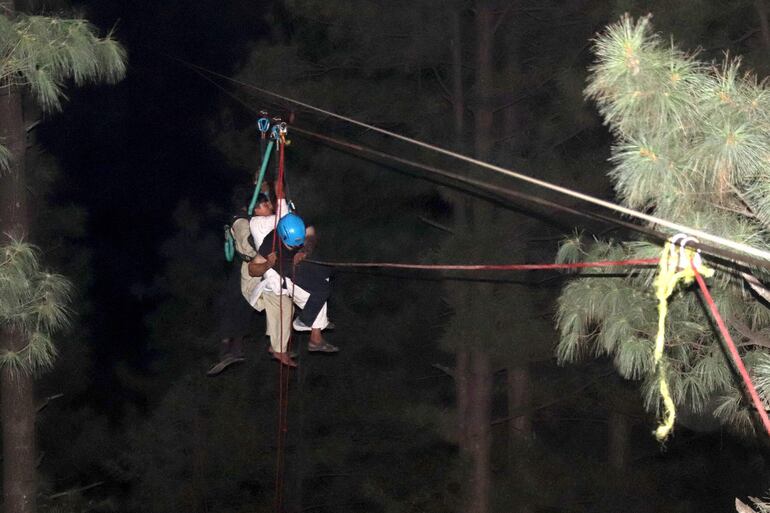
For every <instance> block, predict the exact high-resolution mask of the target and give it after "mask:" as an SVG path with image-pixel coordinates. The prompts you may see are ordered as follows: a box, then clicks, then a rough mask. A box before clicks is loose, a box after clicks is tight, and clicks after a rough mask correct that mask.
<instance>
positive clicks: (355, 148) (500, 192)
mask: <svg viewBox="0 0 770 513" xmlns="http://www.w3.org/2000/svg"><path fill="white" fill-rule="evenodd" d="M217 86H219V84H217ZM219 87H221V86H219ZM225 91H226V92H227V93H228V94H229V95H230V96H232V97H233V98H234V99H236V100H237V101H238V102H240V103H242V104H243V105H245V106H247V107H248V108H249V109H253V107H251V106H250V105H248V104H247V103H245V102H244V101H243V100H241V99H240V98H238V97H237V96H235V95H233V94H232V93H230V92H229V91H227V90H226V89H225ZM292 129H293V131H294V132H295V133H297V134H299V135H300V136H306V137H310V138H311V139H315V140H318V141H321V142H323V143H326V144H328V145H330V146H332V147H337V148H342V149H345V150H349V151H351V152H353V153H357V154H359V155H364V156H367V157H368V158H375V159H383V160H390V161H393V162H397V163H399V164H403V165H406V166H409V167H412V168H415V169H420V170H422V171H426V172H428V173H431V174H435V175H439V176H442V177H444V178H448V179H450V180H453V181H456V182H459V183H463V184H465V185H471V186H473V187H475V188H476V189H478V190H480V191H482V192H484V193H486V195H487V196H486V197H487V198H493V199H498V200H499V199H503V200H512V199H519V200H523V201H527V202H530V203H534V204H537V205H541V206H545V207H548V208H551V209H554V210H561V211H563V212H569V213H571V214H574V215H577V216H580V217H584V218H587V219H592V220H595V221H603V222H606V223H610V224H613V225H616V226H619V227H621V228H626V229H629V230H633V231H636V232H638V233H641V234H643V235H645V236H647V237H649V238H651V239H654V240H657V241H660V242H663V241H666V240H668V239H669V238H670V236H669V234H666V233H663V232H661V231H658V230H655V229H653V228H650V227H648V226H644V225H641V224H636V223H630V222H627V221H623V220H622V219H620V218H617V217H611V216H607V215H604V214H600V213H598V212H589V211H586V210H581V209H579V208H577V207H574V206H567V205H565V204H563V203H559V202H557V201H553V200H547V199H544V198H541V197H539V196H535V195H532V194H527V193H525V192H520V191H515V190H511V189H506V188H504V187H499V186H496V185H491V184H488V183H486V182H483V181H480V180H475V179H473V178H468V177H465V176H462V175H459V174H457V173H452V172H450V171H446V170H444V169H440V168H437V167H434V166H429V165H426V164H422V163H420V162H415V161H413V160H409V159H405V158H403V157H399V156H396V155H391V154H389V153H385V152H381V151H377V150H374V149H371V148H369V147H366V146H363V145H361V144H357V143H351V142H349V141H344V140H342V139H339V138H335V137H329V136H327V135H322V134H318V133H316V132H312V131H310V130H306V129H304V128H300V127H298V126H296V125H295V126H293V127H292ZM426 179H427V178H426ZM442 185H447V184H446V183H442ZM687 245H688V246H691V247H693V248H695V249H699V250H701V251H703V252H704V253H706V254H708V255H710V256H712V257H716V258H718V259H721V260H724V262H723V263H730V262H731V261H737V262H739V263H742V264H744V265H753V266H756V267H759V268H765V269H770V266H768V263H767V262H766V261H764V260H761V259H758V258H754V257H752V256H747V255H744V254H742V253H738V252H735V251H731V250H729V249H724V248H721V247H715V246H713V245H710V244H704V243H702V242H694V241H688V243H687Z"/></svg>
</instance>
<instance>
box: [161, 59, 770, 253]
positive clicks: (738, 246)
mask: <svg viewBox="0 0 770 513" xmlns="http://www.w3.org/2000/svg"><path fill="white" fill-rule="evenodd" d="M168 57H169V58H171V59H173V60H175V61H177V62H179V63H181V64H183V65H185V66H188V67H190V68H191V69H195V70H198V71H201V72H203V73H208V74H210V75H212V76H216V77H219V78H222V79H224V80H227V81H229V82H232V83H234V84H238V85H241V86H243V87H246V88H249V89H252V90H254V91H258V92H260V93H262V94H264V95H267V96H270V97H272V98H277V99H280V100H283V101H285V102H289V103H292V104H294V105H298V106H300V107H304V108H305V109H308V110H311V111H314V112H317V113H320V114H324V115H326V116H329V117H333V118H335V119H339V120H341V121H345V122H347V123H350V124H352V125H356V126H360V127H362V128H366V129H367V130H370V131H373V132H378V133H380V134H383V135H386V136H389V137H392V138H394V139H398V140H400V141H404V142H407V143H410V144H414V145H415V146H419V147H421V148H424V149H427V150H431V151H434V152H436V153H440V154H442V155H446V156H448V157H452V158H455V159H458V160H461V161H463V162H467V163H469V164H473V165H476V166H479V167H483V168H485V169H489V170H491V171H494V172H496V173H500V174H503V175H506V176H509V177H511V178H515V179H517V180H520V181H523V182H527V183H530V184H533V185H536V186H538V187H541V188H544V189H548V190H550V191H554V192H558V193H560V194H564V195H566V196H570V197H572V198H576V199H580V200H582V201H585V202H587V203H592V204H594V205H598V206H601V207H604V208H606V209H609V210H614V211H615V212H618V213H621V214H625V215H627V216H630V217H634V218H636V219H641V220H643V221H647V222H649V223H653V224H657V225H660V226H663V227H665V228H668V229H670V230H674V231H675V232H682V233H685V234H687V235H689V236H691V237H696V238H698V239H701V240H705V241H709V242H711V243H713V244H717V245H720V246H724V247H727V248H731V249H733V250H734V251H737V252H739V253H744V254H747V255H751V256H754V257H756V258H759V259H761V260H764V261H765V262H770V252H768V251H765V250H762V249H759V248H756V247H754V246H750V245H748V244H744V243H742V242H737V241H734V240H730V239H726V238H724V237H720V236H718V235H713V234H711V233H708V232H705V231H703V230H699V229H696V228H692V227H689V226H685V225H683V224H679V223H675V222H673V221H669V220H667V219H663V218H661V217H657V216H654V215H651V214H645V213H644V212H639V211H638V210H634V209H631V208H627V207H624V206H622V205H618V204H616V203H612V202H610V201H605V200H602V199H600V198H596V197H594V196H591V195H589V194H585V193H582V192H578V191H575V190H573V189H569V188H567V187H562V186H560V185H556V184H553V183H550V182H547V181H545V180H540V179H538V178H534V177H531V176H527V175H524V174H521V173H518V172H516V171H512V170H510V169H506V168H503V167H500V166H497V165H495V164H490V163H489V162H484V161H482V160H478V159H476V158H473V157H469V156H467V155H463V154H461V153H457V152H455V151H452V150H448V149H446V148H442V147H440V146H436V145H433V144H430V143H426V142H424V141H420V140H418V139H414V138H412V137H407V136H405V135H401V134H398V133H396V132H392V131H390V130H386V129H384V128H379V127H377V126H375V125H371V124H369V123H364V122H363V121H358V120H357V119H354V118H351V117H348V116H343V115H341V114H337V113H336V112H332V111H329V110H326V109H322V108H320V107H316V106H315V105H311V104H309V103H306V102H303V101H300V100H297V99H294V98H291V97H288V96H285V95H282V94H279V93H276V92H274V91H270V90H269V89H264V88H262V87H259V86H256V85H254V84H250V83H248V82H244V81H242V80H238V79H235V78H232V77H228V76H227V75H223V74H221V73H218V72H216V71H213V70H210V69H208V68H204V67H202V66H198V65H197V64H193V63H191V62H188V61H185V60H182V59H179V58H177V57H173V56H168Z"/></svg>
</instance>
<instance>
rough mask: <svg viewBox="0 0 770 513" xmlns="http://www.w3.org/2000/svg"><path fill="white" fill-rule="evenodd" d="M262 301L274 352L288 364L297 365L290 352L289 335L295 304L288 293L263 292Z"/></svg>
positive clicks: (282, 361)
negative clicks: (290, 356)
mask: <svg viewBox="0 0 770 513" xmlns="http://www.w3.org/2000/svg"><path fill="white" fill-rule="evenodd" d="M261 299H262V301H263V302H264V306H265V314H266V316H267V318H268V321H267V334H268V336H269V337H270V347H271V348H272V350H273V354H274V355H275V356H276V358H278V360H280V361H281V363H284V364H286V365H292V366H294V365H296V363H294V361H293V360H291V358H289V355H288V354H286V353H287V352H288V345H289V337H290V336H291V319H292V317H293V314H294V305H292V302H291V298H290V297H289V296H288V295H285V294H282V295H278V294H274V293H272V292H263V293H262V297H261Z"/></svg>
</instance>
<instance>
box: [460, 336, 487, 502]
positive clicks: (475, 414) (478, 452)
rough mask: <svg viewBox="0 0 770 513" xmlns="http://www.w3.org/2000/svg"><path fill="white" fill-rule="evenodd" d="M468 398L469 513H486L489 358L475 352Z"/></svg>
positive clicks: (473, 351)
mask: <svg viewBox="0 0 770 513" xmlns="http://www.w3.org/2000/svg"><path fill="white" fill-rule="evenodd" d="M469 381H470V383H469V385H470V386H469V387H468V389H469V396H468V434H469V449H470V455H469V456H470V462H471V467H470V476H469V477H470V488H469V493H468V507H467V508H466V511H467V512H468V513H487V512H488V511H489V491H490V488H491V484H492V476H491V471H490V465H489V457H490V447H491V443H492V419H491V409H492V401H491V398H492V372H491V365H490V361H489V355H488V354H487V353H485V352H483V351H482V350H479V349H474V350H472V351H471V353H470V375H469Z"/></svg>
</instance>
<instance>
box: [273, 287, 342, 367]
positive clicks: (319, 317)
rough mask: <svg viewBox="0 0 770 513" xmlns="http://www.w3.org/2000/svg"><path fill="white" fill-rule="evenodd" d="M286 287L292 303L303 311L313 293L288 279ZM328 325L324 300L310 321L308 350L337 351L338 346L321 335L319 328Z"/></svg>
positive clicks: (309, 302) (308, 304)
mask: <svg viewBox="0 0 770 513" xmlns="http://www.w3.org/2000/svg"><path fill="white" fill-rule="evenodd" d="M286 281H287V284H288V288H289V290H290V291H292V293H293V296H292V299H293V300H294V304H295V305H297V306H298V307H300V308H302V309H303V310H302V311H303V312H304V311H305V309H307V308H308V307H309V306H310V305H311V302H312V300H313V294H311V293H310V292H308V291H307V290H305V289H304V288H302V287H300V286H299V285H297V284H292V283H291V281H290V280H288V279H287V280H286ZM328 325H329V318H328V317H327V315H326V302H324V303H322V304H321V308H320V309H319V311H318V313H317V314H316V315H315V317H314V319H313V321H312V322H311V323H310V328H311V329H310V341H309V343H308V350H309V351H322V352H325V353H335V352H337V351H339V348H337V347H336V346H334V345H332V344H330V343H328V342H326V340H324V338H323V336H322V335H321V330H322V329H324V328H326V326H328Z"/></svg>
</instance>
